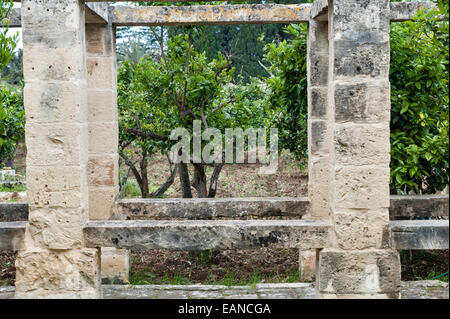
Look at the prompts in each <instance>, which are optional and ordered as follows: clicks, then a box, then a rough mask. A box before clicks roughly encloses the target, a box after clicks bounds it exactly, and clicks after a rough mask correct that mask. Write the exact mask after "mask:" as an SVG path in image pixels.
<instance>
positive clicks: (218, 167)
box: [208, 163, 224, 198]
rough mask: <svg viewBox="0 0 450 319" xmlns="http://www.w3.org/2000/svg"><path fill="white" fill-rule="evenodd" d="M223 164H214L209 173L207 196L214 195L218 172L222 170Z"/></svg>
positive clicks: (212, 196) (211, 196)
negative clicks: (210, 173)
mask: <svg viewBox="0 0 450 319" xmlns="http://www.w3.org/2000/svg"><path fill="white" fill-rule="evenodd" d="M223 165H224V164H223V163H218V164H216V165H214V171H213V173H212V175H211V180H210V184H209V194H208V197H209V198H214V197H216V193H217V181H218V180H219V175H220V172H221V171H222V168H223Z"/></svg>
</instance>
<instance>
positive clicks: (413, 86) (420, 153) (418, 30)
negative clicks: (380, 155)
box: [390, 1, 449, 194]
mask: <svg viewBox="0 0 450 319" xmlns="http://www.w3.org/2000/svg"><path fill="white" fill-rule="evenodd" d="M438 6H439V8H440V11H434V10H431V11H430V12H425V11H421V12H418V13H417V14H416V16H415V17H414V21H407V22H403V23H395V24H392V26H391V70H390V80H391V192H392V193H399V194H408V193H409V192H411V191H412V192H414V193H417V194H419V193H429V194H433V193H435V192H436V191H439V190H443V189H444V188H445V187H446V186H447V185H448V183H449V165H448V158H449V149H448V148H449V137H448V128H449V108H448V107H449V105H448V103H449V98H448V94H449V91H448V78H449V56H448V48H449V22H448V18H449V16H448V2H447V1H439V3H438ZM440 16H441V17H442V16H443V19H444V20H443V21H440V18H441V17H440Z"/></svg>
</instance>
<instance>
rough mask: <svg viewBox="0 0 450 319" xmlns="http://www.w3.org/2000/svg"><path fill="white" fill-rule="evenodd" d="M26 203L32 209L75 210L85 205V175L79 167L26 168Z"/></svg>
mask: <svg viewBox="0 0 450 319" xmlns="http://www.w3.org/2000/svg"><path fill="white" fill-rule="evenodd" d="M27 177H28V181H29V182H28V185H27V187H28V197H27V199H28V203H29V204H30V206H32V207H65V208H70V207H72V208H75V207H80V206H83V205H85V204H84V203H83V200H82V199H83V198H84V197H85V196H86V192H87V180H86V174H84V173H83V170H82V169H80V166H62V167H42V166H27Z"/></svg>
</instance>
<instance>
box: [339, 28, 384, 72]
mask: <svg viewBox="0 0 450 319" xmlns="http://www.w3.org/2000/svg"><path fill="white" fill-rule="evenodd" d="M367 36H368V35H367V34H366V33H363V34H361V38H360V39H358V41H367V42H366V43H362V44H360V43H358V45H355V42H354V41H347V40H338V41H335V42H334V54H335V71H334V72H335V75H336V78H337V79H339V78H345V77H354V76H360V75H363V76H367V77H371V78H375V77H380V76H384V77H386V76H388V75H389V59H390V56H389V40H388V39H373V37H371V38H368V39H366V38H365V37H367ZM380 40H383V41H385V42H383V43H382V44H380V43H373V42H378V41H380ZM386 52H388V53H387V54H386Z"/></svg>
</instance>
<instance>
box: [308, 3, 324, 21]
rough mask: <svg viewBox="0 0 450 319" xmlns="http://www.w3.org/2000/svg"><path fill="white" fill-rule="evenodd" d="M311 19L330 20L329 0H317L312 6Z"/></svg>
mask: <svg viewBox="0 0 450 319" xmlns="http://www.w3.org/2000/svg"><path fill="white" fill-rule="evenodd" d="M310 17H311V19H314V20H323V21H327V20H328V0H315V1H314V3H313V4H312V7H311V15H310Z"/></svg>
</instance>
